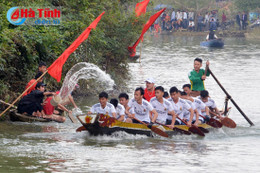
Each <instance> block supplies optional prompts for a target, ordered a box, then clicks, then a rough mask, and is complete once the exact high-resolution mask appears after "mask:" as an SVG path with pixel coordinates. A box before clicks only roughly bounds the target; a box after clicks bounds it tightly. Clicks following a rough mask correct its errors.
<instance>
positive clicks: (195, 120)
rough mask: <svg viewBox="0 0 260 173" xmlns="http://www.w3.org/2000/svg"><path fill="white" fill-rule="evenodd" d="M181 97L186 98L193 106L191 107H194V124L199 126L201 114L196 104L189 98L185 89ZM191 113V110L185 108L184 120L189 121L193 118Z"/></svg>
mask: <svg viewBox="0 0 260 173" xmlns="http://www.w3.org/2000/svg"><path fill="white" fill-rule="evenodd" d="M181 98H182V99H184V100H185V101H186V102H187V103H188V104H189V105H190V106H191V108H192V109H193V111H194V116H193V119H192V124H194V125H195V126H197V125H198V124H199V117H200V116H199V113H198V110H197V108H196V106H195V104H194V103H193V102H192V101H190V100H189V99H188V98H189V96H187V93H185V92H184V91H183V92H181ZM190 115H191V114H190V112H189V111H187V110H185V112H184V115H183V117H184V120H186V121H189V120H190V118H191V117H190Z"/></svg>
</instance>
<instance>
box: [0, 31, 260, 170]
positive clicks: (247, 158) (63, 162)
mask: <svg viewBox="0 0 260 173" xmlns="http://www.w3.org/2000/svg"><path fill="white" fill-rule="evenodd" d="M202 40H203V38H202V37H183V36H182V37H174V36H172V35H159V36H151V35H148V34H147V36H146V38H145V39H144V43H143V46H142V54H141V55H142V57H141V63H131V64H130V70H131V76H132V78H131V80H130V81H129V82H127V83H128V84H129V94H130V95H131V96H133V91H134V89H135V87H137V86H145V83H144V81H145V79H146V78H147V77H153V78H154V79H155V81H156V85H157V86H158V85H162V86H164V88H165V89H167V90H169V88H170V87H172V86H177V87H178V88H181V87H182V85H183V84H185V83H188V82H189V80H188V72H189V71H190V70H192V69H193V59H194V58H195V57H201V58H202V59H203V60H204V66H205V60H207V59H209V61H210V68H211V70H212V72H213V73H214V74H215V76H216V77H217V78H218V79H219V81H220V82H221V83H222V85H223V86H224V87H225V88H226V90H227V91H228V92H229V94H230V95H231V96H232V98H233V99H234V100H235V101H236V103H237V104H238V105H239V106H240V107H241V109H242V110H243V111H244V112H245V114H246V115H247V116H248V117H249V118H250V119H251V120H252V121H253V123H254V124H255V126H253V127H250V126H249V124H248V122H247V121H246V120H245V119H244V118H243V116H242V115H241V114H240V113H239V112H238V111H237V110H236V108H235V107H234V106H233V105H232V104H231V103H230V106H232V109H231V112H230V118H232V119H233V120H234V121H235V122H236V123H237V128H236V129H228V128H222V129H218V130H213V131H211V132H210V133H208V134H206V137H204V138H201V137H198V136H196V135H191V136H181V135H180V136H174V137H172V138H170V139H165V138H159V137H156V138H149V137H146V136H141V135H140V136H134V135H129V134H125V133H117V134H115V135H113V136H99V137H92V136H89V134H88V133H87V132H81V133H76V132H75V129H76V128H77V127H79V126H80V124H72V123H71V122H70V121H69V120H68V121H66V122H65V123H63V124H57V123H54V122H50V123H46V124H41V123H21V122H20V123H19V122H0V172H201V171H203V172H223V173H225V172H230V171H233V172H260V148H259V147H260V126H259V123H260V116H259V115H260V100H259V98H260V92H259V91H260V73H259V70H260V59H259V56H260V42H259V41H258V42H257V41H253V40H246V39H245V38H225V47H224V49H215V50H208V49H206V48H202V47H200V46H199V43H200V41H202ZM205 85H206V88H207V90H208V91H209V92H210V95H211V97H212V98H214V99H215V101H216V103H217V105H218V107H219V108H222V107H223V105H224V98H225V95H224V93H223V92H222V90H221V89H220V88H219V87H218V85H217V84H216V82H215V81H214V79H213V78H212V77H209V78H208V79H207V80H206V81H205ZM80 100H81V103H78V104H79V105H81V109H82V110H83V111H86V110H87V109H88V108H89V107H88V106H91V104H92V103H93V102H97V101H98V100H97V99H96V98H94V99H93V98H84V99H82V98H81V99H80ZM82 100H84V102H82ZM76 101H77V100H76ZM78 102H79V101H78Z"/></svg>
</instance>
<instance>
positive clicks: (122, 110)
mask: <svg viewBox="0 0 260 173" xmlns="http://www.w3.org/2000/svg"><path fill="white" fill-rule="evenodd" d="M122 115H124V116H125V107H124V106H123V105H121V104H120V103H118V105H117V107H116V119H118V118H120V117H121V116H122Z"/></svg>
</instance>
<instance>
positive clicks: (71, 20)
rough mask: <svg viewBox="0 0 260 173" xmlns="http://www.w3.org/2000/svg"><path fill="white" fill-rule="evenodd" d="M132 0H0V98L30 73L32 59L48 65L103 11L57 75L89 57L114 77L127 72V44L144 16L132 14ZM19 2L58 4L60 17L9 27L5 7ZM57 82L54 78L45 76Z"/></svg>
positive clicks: (20, 88) (21, 85)
mask: <svg viewBox="0 0 260 173" xmlns="http://www.w3.org/2000/svg"><path fill="white" fill-rule="evenodd" d="M135 3H136V1H131V2H129V1H115V0H107V1H101V0H75V1H66V0H48V1H46V0H39V1H34V0H31V1H28V0H13V1H8V0H3V1H1V3H0V10H1V21H0V22H1V23H0V24H1V25H0V26H1V28H0V31H1V33H0V97H4V95H5V94H6V92H7V91H10V90H11V91H13V92H17V93H19V92H22V91H23V89H24V86H25V85H26V83H27V82H28V81H29V80H30V79H31V78H33V77H34V75H35V73H36V71H37V67H38V63H39V62H40V61H44V62H46V63H47V65H51V64H52V62H54V61H55V60H56V59H57V58H58V57H59V56H60V55H61V54H62V52H63V51H64V50H65V49H66V48H67V47H68V46H69V45H70V44H71V43H72V42H73V41H74V40H75V39H76V38H77V37H78V36H79V35H80V33H82V32H83V31H84V30H85V28H86V27H87V26H88V25H89V24H90V23H91V22H92V21H93V20H94V19H95V18H96V17H97V16H98V15H99V14H100V13H101V12H102V11H105V12H106V13H105V15H104V16H103V17H102V19H101V21H100V22H99V24H98V26H97V28H96V30H92V31H91V34H90V36H89V38H88V39H87V41H85V42H84V43H82V44H81V45H80V46H79V48H78V49H77V50H76V51H75V53H73V54H71V55H70V57H69V58H68V60H67V62H66V63H65V65H64V67H63V75H62V76H63V77H64V76H65V74H66V72H67V71H68V70H69V69H70V68H71V67H72V66H73V65H75V64H76V63H77V62H82V61H84V62H91V63H94V64H96V65H98V66H99V67H101V68H102V69H103V70H106V71H107V72H108V73H110V74H111V75H112V77H113V78H114V79H116V81H119V80H120V77H119V78H117V77H116V76H121V78H123V77H125V76H127V71H128V70H127V68H128V66H127V58H128V51H127V47H128V46H129V45H131V44H133V42H134V41H135V40H136V39H137V38H138V35H139V34H140V32H141V29H142V26H143V24H144V23H145V19H147V17H148V15H149V14H147V15H146V16H142V17H140V18H138V20H137V19H136V17H135V14H134V11H133V10H129V6H130V7H134V6H135ZM14 6H20V7H21V6H23V7H42V8H46V7H51V8H55V7H61V10H62V22H61V24H60V25H58V26H54V25H49V26H35V25H20V26H14V25H12V24H10V23H9V22H8V21H7V19H6V13H7V11H8V9H10V8H11V7H14ZM46 80H47V81H48V82H49V83H50V84H51V85H52V86H54V87H59V86H60V85H61V84H57V83H56V81H54V79H51V77H47V79H46Z"/></svg>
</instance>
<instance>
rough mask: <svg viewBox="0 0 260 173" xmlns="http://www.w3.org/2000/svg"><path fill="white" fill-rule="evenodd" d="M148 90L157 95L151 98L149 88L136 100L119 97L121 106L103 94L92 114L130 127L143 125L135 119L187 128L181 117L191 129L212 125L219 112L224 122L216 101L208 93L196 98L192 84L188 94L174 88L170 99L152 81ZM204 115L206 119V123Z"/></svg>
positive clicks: (139, 91)
mask: <svg viewBox="0 0 260 173" xmlns="http://www.w3.org/2000/svg"><path fill="white" fill-rule="evenodd" d="M146 86H147V88H150V87H152V88H153V91H154V92H152V93H150V94H149V92H148V90H147V88H146V89H145V90H144V89H143V88H142V87H138V88H136V89H135V92H134V98H132V99H130V100H129V96H128V95H127V94H126V93H121V94H120V95H119V97H118V98H119V102H120V103H118V100H117V99H115V98H113V99H111V100H110V103H108V94H107V93H106V92H101V93H100V94H99V103H97V104H95V105H93V106H92V107H91V109H90V111H89V112H88V114H91V113H99V114H108V115H109V116H111V117H114V118H116V119H117V120H119V121H124V122H128V123H139V122H138V121H137V120H135V119H138V120H140V121H143V122H144V123H156V122H158V123H161V124H165V125H167V126H168V127H170V128H174V125H181V124H183V123H182V122H181V121H180V120H179V119H178V118H177V116H178V117H179V118H180V119H183V120H184V121H186V122H187V124H188V126H191V124H194V125H199V124H201V123H205V122H206V121H208V120H209V115H210V114H209V113H210V111H214V112H216V113H217V114H218V117H219V118H220V119H221V116H220V112H219V110H218V109H217V107H216V104H215V102H214V100H213V99H211V98H209V93H208V91H206V90H203V91H201V92H200V96H198V97H196V98H195V97H191V96H190V93H191V90H190V87H191V86H190V84H185V85H184V86H183V90H184V91H180V90H178V89H177V88H176V87H172V88H171V89H170V96H169V95H168V92H165V91H164V88H163V87H162V86H157V87H154V80H153V79H152V78H149V79H147V80H146ZM200 115H203V116H204V118H205V119H204V118H202V117H201V116H200Z"/></svg>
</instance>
